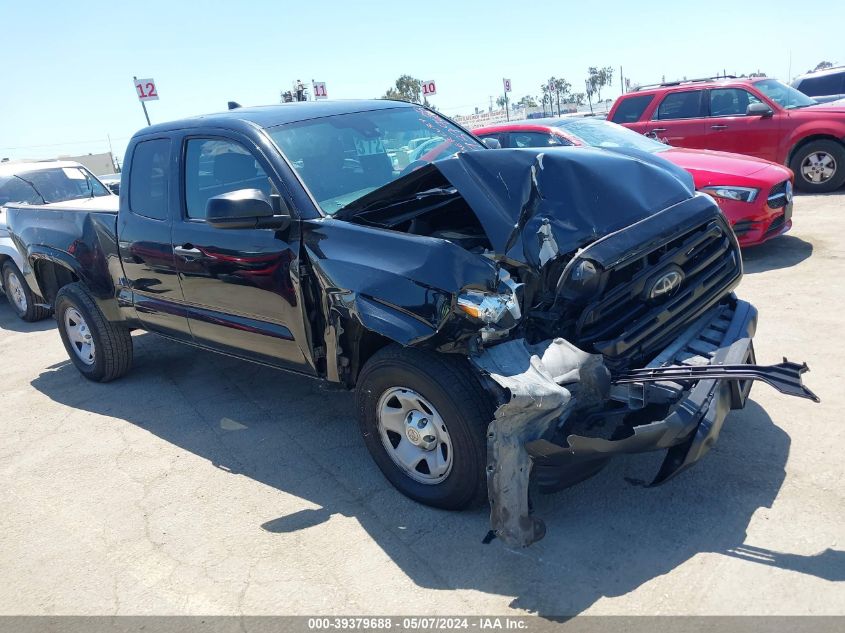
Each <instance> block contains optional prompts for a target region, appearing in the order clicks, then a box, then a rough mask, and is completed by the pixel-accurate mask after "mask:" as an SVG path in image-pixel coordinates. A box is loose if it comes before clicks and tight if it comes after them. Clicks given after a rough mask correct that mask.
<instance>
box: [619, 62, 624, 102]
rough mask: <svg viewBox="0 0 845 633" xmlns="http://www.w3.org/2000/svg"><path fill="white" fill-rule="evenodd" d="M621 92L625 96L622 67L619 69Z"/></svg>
mask: <svg viewBox="0 0 845 633" xmlns="http://www.w3.org/2000/svg"><path fill="white" fill-rule="evenodd" d="M619 90H621V93H622V94H623V95H624V94H625V79H624V78H623V76H622V66H620V67H619Z"/></svg>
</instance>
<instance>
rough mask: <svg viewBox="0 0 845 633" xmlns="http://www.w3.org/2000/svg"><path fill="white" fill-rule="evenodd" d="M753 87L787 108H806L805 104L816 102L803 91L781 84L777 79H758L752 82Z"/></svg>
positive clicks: (814, 103)
mask: <svg viewBox="0 0 845 633" xmlns="http://www.w3.org/2000/svg"><path fill="white" fill-rule="evenodd" d="M754 87H755V88H757V90H759V91H760V92H762V93H763V94H764V95H766V96H767V97H768V98H769V99H771V100H772V101H774V102H775V103H777V104H778V105H780V106H781V107H784V108H786V109H787V110H791V109H792V108H806V107H807V106H811V105H816V104H817V103H818V101H816V100H815V99H811V98H810V97H808V96H807V95H805V94H804V93H803V92H798V91H797V90H796V89H795V88H791V87H789V86H787V85H786V84H782V83H781V82H779V81H778V80H777V79H764V80H762V81H758V82H756V83H755V84H754Z"/></svg>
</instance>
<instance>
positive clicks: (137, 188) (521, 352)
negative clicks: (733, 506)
mask: <svg viewBox="0 0 845 633" xmlns="http://www.w3.org/2000/svg"><path fill="white" fill-rule="evenodd" d="M123 185H124V186H123V187H122V188H121V190H120V208H119V211H118V212H117V213H108V212H91V211H86V210H84V209H78V210H75V209H63V210H59V211H56V210H39V209H38V208H27V207H21V206H11V207H10V208H9V210H8V214H9V227H10V232H11V235H12V238H13V240H14V241H15V243H16V245H17V247H18V248H19V249H20V251H21V252H22V253H24V254H25V256H26V258H27V260H28V263H29V266H30V269H31V273H30V274H29V275H28V276H27V282H28V283H29V284H30V285H31V287H32V289H33V291H34V292H35V293H36V294H38V295H39V296H41V297H44V298H45V300H46V301H48V302H49V303H50V305H51V306H52V307H54V309H55V315H56V319H57V320H58V323H59V332H60V334H61V337H62V340H63V342H64V345H65V347H66V348H67V351H68V354H69V356H70V359H71V360H72V361H73V363H74V364H75V365H76V367H77V368H78V369H79V371H80V372H81V373H82V374H83V375H84V376H85V377H86V378H89V379H91V380H96V381H102V382H105V381H109V380H113V379H115V378H118V377H120V376H121V375H123V374H125V373H126V372H127V371H128V370H129V368H130V366H131V364H132V337H131V335H130V332H131V331H132V330H133V329H142V330H147V331H150V332H155V333H157V334H160V335H162V336H165V337H168V338H170V339H172V340H174V341H180V342H184V343H189V344H193V345H197V346H200V347H202V348H205V349H209V350H214V351H217V352H221V353H224V354H229V355H232V356H237V357H239V358H243V359H246V360H251V361H255V362H258V363H263V364H266V365H271V366H273V367H278V368H281V369H286V370H290V371H294V372H298V373H300V374H303V375H305V376H311V377H314V378H319V379H322V380H327V381H330V382H332V383H337V384H339V385H341V386H343V387H346V388H349V389H355V391H356V407H357V414H358V420H359V424H360V428H361V432H362V434H363V437H364V441H365V443H366V445H367V448H368V449H369V451H370V453H371V454H372V456H373V459H374V460H375V461H376V463H377V464H378V466H379V468H380V469H381V470H382V471H383V473H384V475H385V476H386V477H387V478H388V479H389V480H390V482H391V483H392V484H393V485H394V486H396V488H398V489H399V490H400V491H401V492H403V493H404V494H406V495H408V496H409V497H411V498H413V499H416V500H418V501H420V502H422V503H426V504H430V505H433V506H438V507H442V508H450V509H458V508H462V507H465V506H467V505H469V504H471V503H473V502H476V501H480V500H483V498H484V495H485V492H486V494H487V496H488V498H489V501H490V504H491V523H492V527H493V530H494V532H495V534H497V535H498V536H499V537H500V538H501V539H502V540H504V541H505V542H506V543H507V544H508V545H511V546H524V545H528V544H530V543H532V542H533V541H536V540H537V539H539V538H542V536H543V534H544V530H545V528H544V525H543V523H542V521H540V520H539V519H538V518H535V517H533V516H531V513H530V509H529V499H528V496H529V495H528V492H529V483H532V489H534V484H536V486H537V487H538V488H539V489H540V490H547V491H548V490H555V489H559V488H561V487H565V486H568V485H572V484H573V483H576V482H578V481H581V480H583V479H585V478H587V477H589V476H590V475H592V474H594V473H596V472H598V471H599V470H600V469H601V468H602V466H604V465H605V464H606V463H607V462H608V460H609V459H610V458H611V457H612V456H613V455H617V454H620V453H634V452H643V451H651V450H659V449H663V450H666V458H665V461H664V462H663V465H662V467H661V469H660V471H659V472H658V474H657V476H656V478H655V481H654V483H662V482H664V481H666V480H667V479H669V478H670V477H672V476H673V475H675V474H677V473H679V472H681V471H682V470H684V469H686V468H687V467H689V466H690V465H692V464H693V463H695V462H696V461H697V460H698V459H699V458H700V457H701V456H702V455H703V454H704V453H705V452H706V451H707V450H708V449H709V447H710V446H711V445H712V444H713V442H714V441H715V440H716V439H717V437H718V435H719V431H720V428H721V426H722V423H723V421H724V419H725V417H726V415H727V414H728V412H729V410H730V409H736V408H741V407H743V406H744V404H745V401H746V398H747V396H748V390H749V388H750V386H751V382H752V381H753V380H763V381H765V382H767V383H769V384H771V385H773V386H774V387H776V388H777V389H779V390H781V391H783V392H785V393H789V394H792V395H798V396H803V397H808V398H813V399H815V396H814V395H813V394H812V392H810V391H809V390H808V389H807V388H806V387H804V386H803V385H802V382H801V374H802V373H803V372H804V371H805V370H806V365H799V364H796V363H789V362H786V361H785V362H784V363H781V364H779V365H775V366H769V367H763V366H758V365H756V364H755V358H754V350H753V346H752V336H753V334H754V331H755V326H756V318H757V314H756V311H755V309H754V308H753V307H752V306H751V305H749V304H748V303H745V302H743V301H740V300H739V299H737V298H736V296H735V295H734V294H733V290H734V288H735V287H736V286H737V284H738V283H739V281H740V278H741V276H742V261H741V258H740V251H739V248H738V246H737V241H736V238H735V237H734V235H733V233H732V232H731V229H730V228H729V226H728V224H727V223H726V221H725V219H724V217H723V216H722V214H721V212H720V211H719V208H718V207H717V206H716V204H715V203H714V202H713V200H712V199H710V198H709V197H707V196H705V195H701V194H697V193H695V191H694V189H693V185H692V182H691V180H690V178H689V176H688V175H687V174H686V173H685V172H683V171H681V170H679V169H678V168H675V167H673V166H672V165H670V164H669V163H666V162H664V161H662V160H661V159H660V158H658V157H655V156H652V155H646V154H642V155H641V154H637V153H632V152H611V151H606V150H591V149H583V148H578V149H575V150H570V149H567V148H561V149H550V150H546V151H543V150H533V149H525V150H498V151H490V150H489V149H488V148H487V147H486V146H485V145H484V144H482V143H481V142H480V141H479V140H478V139H476V138H475V137H474V136H472V135H471V134H470V133H469V132H467V131H466V130H464V129H462V128H460V127H459V126H457V125H455V124H454V123H452V122H450V121H448V120H447V119H445V118H443V117H441V116H439V115H438V114H436V113H434V112H432V111H430V110H428V109H426V108H423V107H421V106H417V105H413V104H408V103H399V102H391V101H352V102H343V101H339V102H321V103H292V104H285V105H280V106H272V107H257V108H236V109H233V110H230V111H228V112H225V113H221V114H215V115H209V116H201V117H196V118H191V119H186V120H182V121H176V122H173V123H168V124H163V125H155V126H152V127H148V128H145V129H143V130H142V131H140V132H138V133H137V134H136V135H135V136H134V137H133V138H132V140H131V142H130V143H129V146H128V148H127V151H126V172H125V173H124V176H123Z"/></svg>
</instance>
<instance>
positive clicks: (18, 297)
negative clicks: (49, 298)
mask: <svg viewBox="0 0 845 633" xmlns="http://www.w3.org/2000/svg"><path fill="white" fill-rule="evenodd" d="M2 274H3V290H5V292H6V298H7V299H8V300H9V305H11V306H12V310H14V311H15V314H17V315H18V317H19V318H21V319H23V320H24V321H29V322H30V323H32V322H34V321H41V320H42V319H46V318H47V317H48V316H50V309H49V308H44V307H41V306H39V305H37V304H38V303H43V302H44V300H43V299H42V298H41V297H39V296H37V295H36V294H35V293H34V292H32V290H30V289H29V284H27V283H26V279H24V276H23V273H21V271H20V269H19V268H18V267H17V266H16V265H15V262H13V261H12V260H8V261H7V262H6V263H5V264H3V270H2Z"/></svg>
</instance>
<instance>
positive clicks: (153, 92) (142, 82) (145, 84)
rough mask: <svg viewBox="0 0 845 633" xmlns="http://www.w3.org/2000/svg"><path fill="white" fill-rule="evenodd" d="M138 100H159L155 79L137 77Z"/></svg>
mask: <svg viewBox="0 0 845 633" xmlns="http://www.w3.org/2000/svg"><path fill="white" fill-rule="evenodd" d="M135 92H137V93H138V101H158V89H156V82H155V81H154V80H153V79H135Z"/></svg>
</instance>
